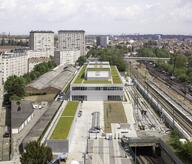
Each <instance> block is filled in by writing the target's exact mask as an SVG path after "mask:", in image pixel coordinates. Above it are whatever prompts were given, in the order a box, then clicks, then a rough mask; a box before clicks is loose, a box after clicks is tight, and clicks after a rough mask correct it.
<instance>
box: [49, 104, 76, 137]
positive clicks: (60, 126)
mask: <svg viewBox="0 0 192 164" xmlns="http://www.w3.org/2000/svg"><path fill="white" fill-rule="evenodd" d="M78 104H79V102H77V101H69V102H68V103H67V105H66V107H65V109H64V111H63V113H62V115H61V116H60V119H59V121H58V122H57V125H56V127H55V129H54V131H53V133H52V135H51V137H50V139H53V140H65V139H67V137H68V135H69V131H70V128H71V125H72V123H73V120H74V117H75V113H76V111H77V107H78Z"/></svg>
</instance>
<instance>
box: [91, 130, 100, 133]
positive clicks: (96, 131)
mask: <svg viewBox="0 0 192 164" xmlns="http://www.w3.org/2000/svg"><path fill="white" fill-rule="evenodd" d="M89 133H100V130H99V129H89Z"/></svg>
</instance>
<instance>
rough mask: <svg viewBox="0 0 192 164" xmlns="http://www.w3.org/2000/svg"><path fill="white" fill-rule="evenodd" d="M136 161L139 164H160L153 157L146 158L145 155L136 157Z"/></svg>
mask: <svg viewBox="0 0 192 164" xmlns="http://www.w3.org/2000/svg"><path fill="white" fill-rule="evenodd" d="M137 161H138V162H139V164H160V163H161V162H160V161H158V160H157V159H156V158H155V157H152V156H146V155H139V156H138V157H137Z"/></svg>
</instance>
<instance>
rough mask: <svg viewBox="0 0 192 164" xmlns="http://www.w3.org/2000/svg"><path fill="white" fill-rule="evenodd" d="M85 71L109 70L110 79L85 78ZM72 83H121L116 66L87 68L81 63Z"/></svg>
mask: <svg viewBox="0 0 192 164" xmlns="http://www.w3.org/2000/svg"><path fill="white" fill-rule="evenodd" d="M86 71H95V72H102V71H110V72H111V79H109V80H86V79H85V74H86ZM72 83H73V84H122V81H121V77H120V74H119V71H118V69H117V67H116V66H110V68H87V65H83V66H82V67H81V68H80V70H79V72H78V73H77V75H76V76H75V78H74V80H73V82H72Z"/></svg>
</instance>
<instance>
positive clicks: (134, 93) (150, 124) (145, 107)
mask: <svg viewBox="0 0 192 164" xmlns="http://www.w3.org/2000/svg"><path fill="white" fill-rule="evenodd" d="M128 92H129V94H130V95H131V97H132V99H133V101H134V103H135V104H137V113H136V115H137V116H136V118H137V120H138V122H139V126H141V127H142V126H144V127H147V128H148V129H158V131H161V132H162V131H165V130H164V129H163V128H162V127H161V124H160V123H159V121H158V120H160V118H159V117H158V116H157V114H156V113H155V112H154V110H153V109H152V108H151V106H150V105H149V104H148V103H147V102H146V101H145V100H144V98H143V96H142V95H141V93H140V92H139V91H138V90H137V89H136V87H130V88H129V90H128ZM142 111H146V114H145V115H142V114H141V113H142ZM152 118H153V119H152Z"/></svg>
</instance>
